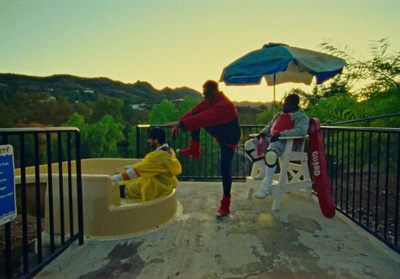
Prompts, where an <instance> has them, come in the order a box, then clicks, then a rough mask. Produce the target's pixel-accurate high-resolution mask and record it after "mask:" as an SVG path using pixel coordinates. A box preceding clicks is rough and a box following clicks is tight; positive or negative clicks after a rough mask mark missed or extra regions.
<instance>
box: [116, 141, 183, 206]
mask: <svg viewBox="0 0 400 279" xmlns="http://www.w3.org/2000/svg"><path fill="white" fill-rule="evenodd" d="M168 149H169V151H170V152H171V154H170V153H169V152H168V151H164V150H162V149H159V150H155V151H153V152H150V153H148V154H147V155H146V156H145V157H144V159H143V161H142V162H139V163H136V164H134V165H133V166H132V168H133V169H134V171H135V172H136V174H137V175H138V177H137V178H135V179H132V180H127V181H123V182H121V183H120V184H125V185H126V186H125V196H126V197H127V198H141V199H142V201H143V202H144V201H149V200H153V199H156V198H158V197H160V196H166V195H169V194H171V193H172V191H173V189H174V188H175V187H176V186H177V185H178V179H177V177H176V176H178V175H179V174H181V173H182V166H181V164H180V162H179V161H178V159H177V158H176V155H175V151H174V150H173V149H172V148H168Z"/></svg>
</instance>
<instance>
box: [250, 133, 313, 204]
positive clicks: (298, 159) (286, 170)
mask: <svg viewBox="0 0 400 279" xmlns="http://www.w3.org/2000/svg"><path fill="white" fill-rule="evenodd" d="M307 138H308V136H306V137H280V138H279V139H280V140H286V146H285V151H284V152H283V154H282V155H281V156H280V157H278V160H279V166H280V172H279V173H275V174H274V177H273V180H272V196H273V197H274V202H273V205H272V210H279V207H280V203H281V199H282V195H283V194H284V193H288V192H292V191H295V190H301V189H304V190H305V191H307V194H308V196H309V197H311V194H312V181H311V178H310V173H309V169H308V156H307V153H306V152H304V147H305V142H306V140H307ZM294 141H298V142H299V148H298V149H297V150H296V151H293V150H292V149H293V144H294ZM258 168H259V167H258V166H257V165H256V164H253V168H252V170H251V176H249V177H247V178H246V184H247V186H248V187H249V191H248V195H247V196H248V198H250V197H251V196H252V195H253V193H254V190H256V191H257V190H258V189H260V186H261V182H262V180H255V179H254V178H253V177H255V176H256V175H257V174H258V172H259V169H258Z"/></svg>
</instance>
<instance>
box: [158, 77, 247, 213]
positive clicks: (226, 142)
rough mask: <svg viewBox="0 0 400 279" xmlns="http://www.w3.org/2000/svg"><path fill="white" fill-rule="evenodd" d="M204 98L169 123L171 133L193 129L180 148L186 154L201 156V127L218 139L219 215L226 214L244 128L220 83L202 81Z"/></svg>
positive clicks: (197, 157)
mask: <svg viewBox="0 0 400 279" xmlns="http://www.w3.org/2000/svg"><path fill="white" fill-rule="evenodd" d="M203 95H204V100H203V101H201V102H200V103H198V104H197V105H196V106H194V107H193V108H192V109H191V110H190V111H188V112H187V113H185V114H184V115H183V116H182V117H181V118H180V119H179V121H175V122H170V123H166V124H165V126H171V127H173V128H172V134H173V135H174V134H175V133H178V132H179V130H182V131H185V132H186V131H190V133H191V139H190V145H189V147H188V148H186V149H183V150H179V149H177V152H178V153H179V154H181V155H183V156H187V157H191V158H193V159H197V160H199V159H200V157H201V152H200V128H204V129H205V130H206V131H207V132H208V133H210V134H211V135H212V136H213V137H215V138H216V139H217V142H218V143H219V147H220V150H221V159H220V167H221V168H220V169H221V176H222V186H223V196H222V199H221V206H220V208H219V210H218V211H217V216H219V217H223V216H226V215H228V214H229V212H230V203H231V186H232V176H231V164H232V159H233V155H234V152H235V149H236V146H237V144H238V142H239V139H240V135H241V130H240V126H239V122H238V113H237V110H236V107H235V105H234V104H233V103H232V101H231V100H229V99H228V98H227V97H226V96H225V95H224V93H223V92H221V91H219V89H218V83H217V82H216V81H213V80H208V81H206V82H205V83H204V85H203Z"/></svg>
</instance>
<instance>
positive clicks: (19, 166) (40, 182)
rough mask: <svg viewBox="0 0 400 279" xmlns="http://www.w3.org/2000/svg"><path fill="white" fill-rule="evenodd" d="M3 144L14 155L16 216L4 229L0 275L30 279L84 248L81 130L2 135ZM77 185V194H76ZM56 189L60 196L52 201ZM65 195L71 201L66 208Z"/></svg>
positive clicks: (16, 131) (0, 132)
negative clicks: (74, 247)
mask: <svg viewBox="0 0 400 279" xmlns="http://www.w3.org/2000/svg"><path fill="white" fill-rule="evenodd" d="M0 143H1V144H3V145H5V144H10V145H12V146H13V149H14V164H15V186H16V187H15V188H16V191H15V195H16V204H17V212H18V215H17V218H16V219H14V220H12V221H10V222H7V223H6V224H4V225H3V226H1V227H0V231H1V232H2V233H3V234H4V242H1V243H0V252H1V256H2V257H0V265H1V272H0V275H1V274H3V275H4V276H2V277H1V278H16V277H32V276H34V275H35V274H36V273H37V272H39V271H40V270H41V269H42V268H43V267H44V266H46V265H47V264H48V263H49V262H51V260H53V259H54V258H55V257H57V256H58V255H59V254H61V253H62V252H63V251H64V250H65V249H66V248H67V247H68V246H69V245H70V244H72V243H73V242H75V241H76V240H79V244H83V239H84V238H83V213H82V208H83V207H82V178H81V157H80V134H79V130H78V129H77V128H13V129H0ZM72 160H74V165H75V169H73V168H72V164H71V162H72ZM63 162H64V163H63ZM64 178H66V181H67V183H64V182H63V181H64ZM73 179H74V182H76V184H75V185H76V189H72V188H73V186H72V185H73V183H72V181H73ZM57 184H58V185H57ZM65 184H67V185H65ZM55 187H57V192H58V193H59V194H58V195H53V191H54V189H56V188H55ZM74 188H75V187H74ZM46 191H47V192H46ZM72 191H74V192H76V198H77V203H76V208H74V206H73V205H72V200H71V197H72ZM64 193H65V194H66V195H68V197H69V198H70V199H69V204H68V205H67V208H66V206H65V205H64ZM74 212H76V215H75V216H77V219H78V220H77V223H78V229H75V230H74V226H73V224H74V220H73V218H74V217H73V216H74V214H73V213H74ZM56 213H57V214H56ZM67 213H69V215H68V214H67ZM64 219H65V220H67V221H68V219H69V224H70V225H69V228H70V230H69V231H66V230H65V229H64ZM56 223H57V224H59V225H56ZM32 226H33V227H34V229H32ZM3 270H4V272H3Z"/></svg>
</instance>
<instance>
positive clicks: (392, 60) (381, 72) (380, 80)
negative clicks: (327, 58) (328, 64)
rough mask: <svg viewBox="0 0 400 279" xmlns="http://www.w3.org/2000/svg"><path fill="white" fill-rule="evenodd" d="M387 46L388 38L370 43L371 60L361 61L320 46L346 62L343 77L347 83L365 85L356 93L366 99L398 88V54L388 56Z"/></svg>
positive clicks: (331, 47) (328, 47) (399, 77)
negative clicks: (360, 82) (361, 83)
mask: <svg viewBox="0 0 400 279" xmlns="http://www.w3.org/2000/svg"><path fill="white" fill-rule="evenodd" d="M389 46H390V44H389V38H383V39H381V40H377V41H372V42H371V45H370V48H371V54H372V58H371V59H369V60H366V61H361V60H357V59H355V58H354V57H352V56H351V55H349V54H347V53H346V50H339V49H338V48H336V47H334V46H332V45H330V44H328V43H323V44H321V45H320V47H321V48H322V49H323V50H325V51H327V52H328V53H330V54H333V55H336V56H338V57H341V58H343V59H345V60H346V62H347V63H348V66H347V67H346V71H345V73H344V77H345V78H347V80H348V81H349V82H359V81H363V82H364V83H365V82H366V83H367V85H365V86H363V87H361V89H360V90H359V91H358V92H357V93H358V94H360V96H362V97H364V98H366V99H368V98H371V97H372V96H374V95H375V94H379V93H384V92H387V91H389V90H393V89H396V88H398V87H399V86H400V53H397V54H396V55H391V54H388V53H387V50H388V48H389Z"/></svg>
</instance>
